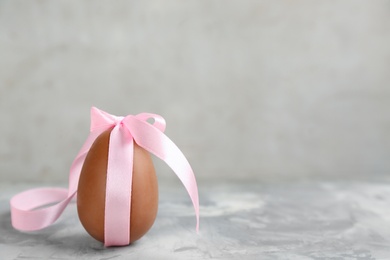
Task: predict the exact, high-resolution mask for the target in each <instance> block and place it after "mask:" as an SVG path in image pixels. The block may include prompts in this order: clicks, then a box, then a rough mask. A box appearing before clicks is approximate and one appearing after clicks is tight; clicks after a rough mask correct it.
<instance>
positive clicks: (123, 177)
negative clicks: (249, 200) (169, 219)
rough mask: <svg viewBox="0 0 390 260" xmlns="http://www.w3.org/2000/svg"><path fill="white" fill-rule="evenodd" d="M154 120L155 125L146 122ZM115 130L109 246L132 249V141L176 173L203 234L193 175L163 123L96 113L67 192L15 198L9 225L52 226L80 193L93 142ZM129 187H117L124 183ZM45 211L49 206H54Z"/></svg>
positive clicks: (146, 115)
mask: <svg viewBox="0 0 390 260" xmlns="http://www.w3.org/2000/svg"><path fill="white" fill-rule="evenodd" d="M148 119H154V122H153V124H150V123H148V122H147V120H148ZM110 128H113V130H112V131H111V134H110V145H109V154H108V166H107V184H106V209H105V223H104V225H105V226H104V229H105V232H104V233H105V239H104V244H105V246H119V245H128V244H129V243H130V240H129V239H130V238H129V237H130V234H129V232H130V231H129V230H130V228H129V227H130V207H131V198H130V196H129V194H131V181H132V170H130V171H129V170H128V169H132V166H133V148H134V143H133V142H134V141H135V142H136V143H137V144H138V145H139V146H140V147H142V148H144V149H145V150H147V151H148V152H150V153H152V154H154V155H156V156H157V157H158V158H160V159H161V160H163V161H165V162H166V163H167V164H168V166H169V167H171V168H172V170H173V171H174V172H175V173H176V175H177V176H178V177H179V179H180V180H181V182H182V183H183V185H184V187H185V188H186V189H187V192H188V194H189V195H190V198H191V200H192V203H193V206H194V209H195V214H196V221H197V223H196V230H197V231H198V230H199V200H198V188H197V185H196V180H195V176H194V173H193V171H192V169H191V166H190V164H189V163H188V161H187V159H186V158H185V156H184V155H183V153H182V152H181V151H180V149H179V148H178V147H177V146H176V145H175V144H174V143H173V142H172V141H171V140H170V139H169V138H168V137H167V136H166V135H165V134H164V133H163V132H164V130H165V120H164V118H162V117H161V116H159V115H155V114H149V113H141V114H138V115H136V116H133V115H128V116H126V117H117V116H113V115H110V114H108V113H106V112H104V111H102V110H99V109H97V108H95V107H92V109H91V131H90V134H89V136H88V138H87V140H86V142H85V143H84V145H83V146H82V148H81V150H80V152H79V153H78V155H77V156H76V158H75V160H74V161H73V164H72V166H71V168H70V173H69V188H68V190H66V189H62V188H39V189H32V190H28V191H25V192H22V193H19V194H17V195H15V196H14V197H13V198H12V199H11V202H10V204H11V220H12V225H13V227H14V228H16V229H19V230H22V231H33V230H39V229H42V228H45V227H47V226H49V225H51V224H53V223H54V222H55V221H56V220H57V219H58V218H59V216H60V215H61V214H62V212H63V211H64V209H65V208H66V206H67V205H68V204H69V202H70V201H71V200H72V198H73V197H75V195H76V193H77V187H78V181H79V177H80V172H81V168H82V166H83V163H84V160H85V157H86V155H87V153H88V151H89V149H90V147H91V146H92V144H93V142H94V141H95V139H96V138H97V137H98V136H99V135H100V134H101V133H103V132H104V131H106V130H108V129H110ZM126 182H127V183H130V185H128V184H127V185H118V184H121V183H126ZM53 203H56V204H55V205H52V206H47V207H45V206H46V205H48V204H53Z"/></svg>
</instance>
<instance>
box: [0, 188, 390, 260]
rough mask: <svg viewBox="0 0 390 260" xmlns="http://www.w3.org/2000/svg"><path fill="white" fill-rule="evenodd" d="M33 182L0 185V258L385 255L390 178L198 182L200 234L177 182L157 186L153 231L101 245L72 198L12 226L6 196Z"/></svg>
mask: <svg viewBox="0 0 390 260" xmlns="http://www.w3.org/2000/svg"><path fill="white" fill-rule="evenodd" d="M38 186H39V185H34V184H9V183H8V184H7V183H2V184H0V259H1V260H5V259H18V260H21V259H100V260H103V259H390V182H363V181H354V182H335V181H333V182H318V181H315V182H314V181H313V182H290V183H268V184H256V183H236V184H212V183H208V184H204V183H199V189H200V202H201V223H200V224H201V226H200V232H199V234H197V233H196V232H195V217H194V211H193V209H192V206H191V204H190V200H189V198H188V196H187V194H186V193H185V190H184V188H183V187H182V186H181V185H180V183H178V182H177V183H172V184H161V185H160V205H159V213H158V216H157V219H156V222H155V224H154V226H153V227H152V229H151V230H150V231H149V232H148V233H147V234H146V235H145V236H144V237H143V238H141V239H140V240H139V241H137V242H136V243H134V244H132V245H130V246H127V247H116V248H105V247H104V246H103V245H102V244H101V243H100V242H97V241H95V240H94V239H93V238H91V237H90V236H89V235H88V234H87V233H86V232H85V231H84V229H83V228H82V226H81V224H80V223H79V221H78V217H77V212H76V207H75V204H72V205H70V207H69V208H68V209H67V210H66V211H65V213H64V215H63V216H61V218H60V219H59V220H58V221H57V222H56V223H55V224H54V225H53V226H51V227H49V228H47V229H44V230H41V231H36V232H33V233H22V232H18V231H16V230H14V229H13V228H12V227H11V224H10V213H9V204H8V203H9V202H8V201H9V199H10V197H11V196H12V195H13V194H15V193H17V192H19V191H22V190H24V189H26V188H31V187H38Z"/></svg>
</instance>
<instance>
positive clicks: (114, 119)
mask: <svg viewBox="0 0 390 260" xmlns="http://www.w3.org/2000/svg"><path fill="white" fill-rule="evenodd" d="M122 119H123V117H119V116H114V115H111V114H109V113H107V112H104V111H103V110H100V109H98V108H96V107H92V108H91V126H90V131H91V132H94V131H96V130H97V129H101V128H109V127H113V126H114V125H116V124H118V123H119V122H120V121H122Z"/></svg>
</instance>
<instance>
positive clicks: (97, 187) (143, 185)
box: [77, 129, 158, 243]
mask: <svg viewBox="0 0 390 260" xmlns="http://www.w3.org/2000/svg"><path fill="white" fill-rule="evenodd" d="M111 130H112V129H109V130H107V131H105V132H103V133H102V134H101V135H100V136H99V137H98V138H96V140H95V142H94V143H93V145H92V146H91V149H90V150H89V152H88V154H87V156H86V158H85V162H84V165H83V167H82V170H81V174H80V179H79V186H78V191H77V211H78V215H79V218H80V221H81V223H82V225H83V226H84V228H85V229H86V230H87V232H88V233H89V234H90V235H91V236H92V237H94V238H95V239H97V240H99V241H101V242H104V209H105V198H106V177H107V161H108V147H109V140H110V133H111ZM129 185H130V184H129ZM131 193H132V194H131V210H130V212H131V215H130V243H132V242H134V241H136V240H138V239H139V238H141V237H142V236H143V235H144V234H145V233H146V232H147V231H148V230H149V229H150V228H151V226H152V225H153V223H154V220H155V218H156V215H157V208H158V185H157V177H156V173H155V170H154V166H153V161H152V159H151V157H150V154H149V153H148V152H147V151H146V150H144V149H143V148H141V147H140V146H138V145H137V144H136V143H135V142H134V159H133V182H132V191H131ZM129 196H130V194H129Z"/></svg>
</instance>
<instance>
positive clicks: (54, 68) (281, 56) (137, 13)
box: [0, 0, 390, 181]
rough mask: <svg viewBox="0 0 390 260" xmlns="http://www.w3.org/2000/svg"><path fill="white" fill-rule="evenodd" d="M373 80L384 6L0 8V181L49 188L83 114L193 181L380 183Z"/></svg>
mask: <svg viewBox="0 0 390 260" xmlns="http://www.w3.org/2000/svg"><path fill="white" fill-rule="evenodd" d="M389 71H390V5H389V1H387V0H376V1H365V0H341V1H312V0H297V1H289V0H285V1H270V0H258V1H257V0H240V1H237V0H190V1H180V0H167V1H161V0H151V1H129V0H117V1H88V0H86V1H78V0H70V1H69V0H58V1H50V0H39V1H37V0H30V1H23V0H1V1H0V118H1V122H2V123H1V127H0V136H1V137H2V138H1V139H0V172H1V175H0V180H1V181H3V180H5V181H8V180H13V181H42V180H46V181H65V180H66V175H65V174H64V173H66V172H67V171H68V169H69V166H70V164H71V162H72V160H73V158H74V156H75V155H76V154H77V151H78V149H79V148H80V147H81V145H82V142H83V141H84V140H85V138H86V136H87V132H88V129H89V128H88V124H89V109H90V107H91V106H92V105H95V106H97V107H99V108H101V109H104V110H106V111H108V112H111V113H113V114H117V115H125V114H135V113H138V112H152V113H158V114H161V115H162V116H164V117H165V118H166V120H167V123H168V126H167V134H168V135H169V136H170V137H171V138H172V139H173V140H174V141H175V142H176V143H177V144H178V146H179V147H180V148H181V149H182V150H183V151H184V153H185V154H186V156H188V158H189V161H190V162H191V163H192V165H193V166H194V169H195V172H196V174H197V177H198V178H199V179H200V178H202V179H205V180H208V179H218V178H224V179H226V178H228V179H233V180H237V179H242V178H250V179H258V180H269V179H280V180H283V179H285V178H289V179H294V178H306V177H314V178H317V177H320V178H321V177H324V176H326V177H329V176H333V177H336V178H337V177H338V175H342V176H343V177H348V176H349V177H352V178H356V177H362V176H363V177H366V176H368V175H369V177H371V176H372V175H381V174H388V173H389V171H390V160H388V158H390V131H389V125H390V113H388V111H390V88H389V82H390V73H389ZM25 129H28V131H26V130H25ZM160 168H161V169H163V168H162V167H160ZM161 169H160V171H161ZM24 173H28V174H24ZM162 176H166V175H162Z"/></svg>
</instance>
